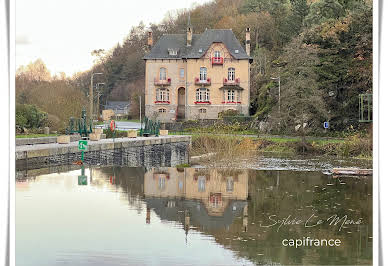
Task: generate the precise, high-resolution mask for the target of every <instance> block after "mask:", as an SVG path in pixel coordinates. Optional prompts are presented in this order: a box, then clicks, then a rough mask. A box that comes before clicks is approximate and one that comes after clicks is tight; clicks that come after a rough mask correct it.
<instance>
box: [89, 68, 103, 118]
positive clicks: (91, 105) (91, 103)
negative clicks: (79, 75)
mask: <svg viewBox="0 0 388 266" xmlns="http://www.w3.org/2000/svg"><path fill="white" fill-rule="evenodd" d="M102 74H103V73H92V76H91V77H90V88H89V112H90V113H89V115H90V118H91V119H93V76H94V75H102Z"/></svg>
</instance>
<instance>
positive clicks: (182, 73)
mask: <svg viewBox="0 0 388 266" xmlns="http://www.w3.org/2000/svg"><path fill="white" fill-rule="evenodd" d="M180 77H181V78H182V79H183V78H184V77H185V69H184V68H181V70H180Z"/></svg>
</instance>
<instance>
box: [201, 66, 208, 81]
mask: <svg viewBox="0 0 388 266" xmlns="http://www.w3.org/2000/svg"><path fill="white" fill-rule="evenodd" d="M206 76H207V69H206V67H201V68H200V70H199V80H206Z"/></svg>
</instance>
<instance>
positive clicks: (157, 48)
mask: <svg viewBox="0 0 388 266" xmlns="http://www.w3.org/2000/svg"><path fill="white" fill-rule="evenodd" d="M218 42H221V43H223V44H224V45H225V46H226V48H227V49H228V50H229V53H230V54H231V55H232V56H233V58H235V59H252V57H250V56H248V55H247V53H246V52H245V50H244V49H243V47H242V46H241V44H240V42H239V41H238V40H237V38H236V36H235V35H234V33H233V31H232V30H213V29H211V30H206V31H205V32H204V33H202V34H193V39H192V43H191V46H186V34H164V35H163V36H162V37H161V38H160V39H159V40H158V41H157V42H156V44H155V45H154V46H153V47H152V49H151V51H150V52H149V53H148V54H147V55H145V56H144V59H146V60H147V59H187V58H193V59H195V58H201V57H202V56H203V55H204V54H205V53H206V51H207V50H208V49H209V47H210V46H211V45H212V44H213V43H218ZM168 49H178V54H177V55H169V53H168ZM200 50H202V51H201V52H200ZM235 50H238V53H235Z"/></svg>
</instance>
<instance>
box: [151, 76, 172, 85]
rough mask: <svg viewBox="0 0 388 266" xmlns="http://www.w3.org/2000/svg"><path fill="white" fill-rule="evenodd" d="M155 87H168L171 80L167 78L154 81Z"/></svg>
mask: <svg viewBox="0 0 388 266" xmlns="http://www.w3.org/2000/svg"><path fill="white" fill-rule="evenodd" d="M154 84H155V86H170V85H171V78H167V79H164V80H160V79H158V78H155V79H154Z"/></svg>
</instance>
